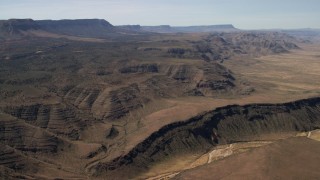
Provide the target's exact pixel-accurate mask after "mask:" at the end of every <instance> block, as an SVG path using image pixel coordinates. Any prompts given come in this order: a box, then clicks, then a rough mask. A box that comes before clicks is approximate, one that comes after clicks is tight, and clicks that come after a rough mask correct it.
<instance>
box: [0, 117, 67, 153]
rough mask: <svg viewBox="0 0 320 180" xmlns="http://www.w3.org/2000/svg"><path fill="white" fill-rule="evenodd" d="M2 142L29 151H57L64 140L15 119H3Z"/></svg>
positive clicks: (1, 123)
mask: <svg viewBox="0 0 320 180" xmlns="http://www.w3.org/2000/svg"><path fill="white" fill-rule="evenodd" d="M0 130H1V131H0V143H3V144H6V145H8V146H10V147H13V148H15V149H17V150H21V151H27V152H47V153H56V152H58V151H59V150H60V149H59V147H60V145H62V144H63V141H61V140H60V139H58V138H57V137H55V136H53V135H50V134H48V133H46V132H44V131H43V130H41V129H38V130H37V129H35V128H33V127H32V126H28V125H26V124H24V123H23V122H22V121H19V120H14V119H3V118H2V119H1V121H0Z"/></svg>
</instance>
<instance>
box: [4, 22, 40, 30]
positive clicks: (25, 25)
mask: <svg viewBox="0 0 320 180" xmlns="http://www.w3.org/2000/svg"><path fill="white" fill-rule="evenodd" d="M39 28H40V27H39V25H38V24H37V22H36V21H34V20H32V19H9V20H2V21H0V29H1V30H2V31H5V32H9V33H17V32H19V31H27V30H30V29H39Z"/></svg>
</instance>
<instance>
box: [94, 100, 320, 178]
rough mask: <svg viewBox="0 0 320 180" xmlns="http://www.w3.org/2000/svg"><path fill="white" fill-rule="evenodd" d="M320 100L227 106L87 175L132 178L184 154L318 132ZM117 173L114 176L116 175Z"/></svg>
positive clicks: (171, 127) (161, 133) (160, 133)
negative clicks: (263, 138) (276, 135)
mask: <svg viewBox="0 0 320 180" xmlns="http://www.w3.org/2000/svg"><path fill="white" fill-rule="evenodd" d="M319 117H320V98H312V99H306V100H300V101H296V102H291V103H284V104H274V105H273V104H252V105H246V106H237V105H232V106H226V107H222V108H217V109H216V110H213V111H210V112H207V113H204V114H202V115H199V116H196V117H194V118H191V119H189V120H187V121H184V122H178V123H173V124H170V125H167V126H165V127H163V128H161V129H160V130H159V131H157V132H155V133H153V134H152V135H151V136H149V137H148V138H147V139H146V140H144V141H143V142H141V143H140V144H138V145H137V146H136V147H135V148H133V149H132V150H131V151H130V152H129V153H127V154H126V155H123V156H121V157H118V158H116V159H114V160H113V161H110V162H105V163H102V162H100V163H98V164H97V165H95V166H93V167H92V168H91V169H90V171H91V172H92V173H93V174H94V175H96V176H102V175H105V174H112V175H119V174H121V173H120V172H121V171H126V172H127V173H128V174H127V175H126V177H127V178H132V177H134V175H135V174H137V173H139V171H140V172H141V171H143V170H145V169H146V168H147V167H149V166H150V165H151V164H152V163H153V162H156V161H160V160H162V159H164V158H165V157H167V156H172V155H174V154H177V153H180V154H181V153H184V152H192V151H196V152H205V151H207V150H209V149H210V148H212V147H213V146H215V145H217V144H226V143H233V142H239V141H252V140H259V138H260V137H261V136H263V135H268V134H274V133H287V132H297V131H310V130H313V129H316V128H320V118H319ZM115 172H116V173H115Z"/></svg>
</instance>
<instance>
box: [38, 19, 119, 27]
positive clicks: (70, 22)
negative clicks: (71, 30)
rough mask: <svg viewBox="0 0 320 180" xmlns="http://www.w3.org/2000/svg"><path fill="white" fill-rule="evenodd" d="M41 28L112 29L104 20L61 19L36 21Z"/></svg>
mask: <svg viewBox="0 0 320 180" xmlns="http://www.w3.org/2000/svg"><path fill="white" fill-rule="evenodd" d="M36 22H37V23H38V24H39V25H40V26H41V27H43V28H59V27H60V28H61V27H68V26H69V27H72V26H84V27H90V26H99V27H105V28H111V27H113V25H112V24H110V23H109V22H108V21H106V20H104V19H62V20H38V21H36Z"/></svg>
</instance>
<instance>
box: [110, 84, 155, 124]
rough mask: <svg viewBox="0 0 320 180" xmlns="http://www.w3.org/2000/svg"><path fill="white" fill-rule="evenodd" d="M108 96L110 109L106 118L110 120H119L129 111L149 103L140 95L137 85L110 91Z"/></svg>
mask: <svg viewBox="0 0 320 180" xmlns="http://www.w3.org/2000/svg"><path fill="white" fill-rule="evenodd" d="M110 96H111V107H110V112H109V114H108V115H107V116H106V118H107V119H111V120H115V119H119V118H121V117H123V116H125V115H127V113H129V112H130V111H131V110H134V109H138V108H141V107H143V106H144V104H146V103H148V101H149V99H148V98H146V97H144V96H143V95H142V94H141V92H140V89H139V87H138V85H137V84H131V85H130V86H128V87H124V88H120V89H118V90H115V91H111V92H110Z"/></svg>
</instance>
